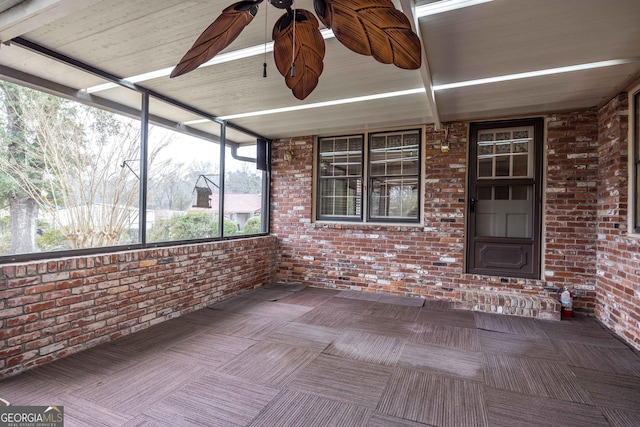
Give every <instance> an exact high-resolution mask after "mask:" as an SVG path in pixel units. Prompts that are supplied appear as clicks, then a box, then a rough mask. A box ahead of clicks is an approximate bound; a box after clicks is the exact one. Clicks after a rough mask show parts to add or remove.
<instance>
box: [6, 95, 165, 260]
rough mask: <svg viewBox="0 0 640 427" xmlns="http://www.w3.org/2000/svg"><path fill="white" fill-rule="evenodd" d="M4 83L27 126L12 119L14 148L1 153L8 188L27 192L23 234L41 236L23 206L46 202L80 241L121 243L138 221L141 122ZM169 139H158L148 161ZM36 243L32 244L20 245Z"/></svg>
mask: <svg viewBox="0 0 640 427" xmlns="http://www.w3.org/2000/svg"><path fill="white" fill-rule="evenodd" d="M2 87H3V90H4V93H5V94H10V96H9V95H7V96H6V99H5V108H6V110H7V113H6V114H7V117H8V118H10V119H11V120H13V121H14V122H17V123H19V125H20V126H19V128H17V127H16V126H15V125H14V126H12V125H11V120H7V122H8V125H7V126H6V129H5V131H6V135H5V136H6V139H5V140H6V141H9V143H8V144H7V143H6V142H5V144H4V146H3V148H4V150H5V152H6V153H7V154H8V155H7V156H4V158H0V171H1V172H3V175H4V178H5V180H8V181H9V183H10V185H9V186H8V187H7V189H9V191H6V190H5V194H7V195H8V197H9V198H10V200H11V195H12V194H18V195H20V198H17V197H15V196H14V197H13V198H14V199H16V201H14V202H13V204H14V205H16V208H15V209H16V212H17V213H15V217H14V208H13V206H12V208H11V221H12V223H14V221H15V222H16V223H18V224H20V225H19V227H18V229H19V231H20V234H19V236H27V235H28V238H29V239H33V240H34V239H35V236H36V233H35V225H32V224H31V223H29V224H28V228H29V230H28V231H26V230H23V229H24V228H25V222H26V221H28V220H29V219H28V218H24V215H19V214H18V213H19V212H20V209H22V210H23V211H24V210H29V209H30V210H29V211H28V212H34V211H35V212H37V209H38V208H39V209H40V211H41V213H42V214H43V215H44V216H45V218H46V220H47V221H50V222H52V223H53V224H54V225H55V227H56V228H57V229H58V230H60V231H61V232H62V233H63V234H64V235H65V237H66V238H67V239H68V240H69V242H70V246H71V247H72V248H89V247H97V246H109V245H114V244H118V243H121V241H122V239H123V238H126V237H128V230H129V229H130V228H132V227H135V228H137V226H138V200H139V194H140V181H139V179H140V178H139V177H140V173H139V170H138V171H137V173H136V168H137V169H139V160H136V159H139V157H140V128H141V126H140V122H139V121H138V120H133V119H128V118H126V117H123V116H118V115H115V114H113V113H110V112H107V111H105V110H101V109H98V108H93V107H89V106H86V105H82V104H79V103H77V102H73V101H69V100H65V99H62V98H57V97H53V96H51V95H47V94H44V93H41V92H37V91H34V90H31V89H27V88H24V87H20V86H17V85H12V84H10V83H2ZM12 141H13V142H12ZM168 143H169V141H164V142H162V143H160V144H158V145H156V147H155V148H154V150H153V151H152V152H151V153H150V155H149V159H148V164H152V163H153V161H154V159H155V158H156V156H157V154H158V152H159V151H160V150H161V149H162V148H164V147H165V146H166V145H167V144H168ZM24 164H27V165H28V167H24ZM18 202H19V203H20V204H18ZM31 205H33V206H34V207H31ZM33 222H35V221H33ZM12 231H13V227H12ZM14 238H15V237H14ZM34 250H35V245H34V244H30V245H29V246H28V247H23V248H21V249H20V252H22V253H24V252H33V251H34Z"/></svg>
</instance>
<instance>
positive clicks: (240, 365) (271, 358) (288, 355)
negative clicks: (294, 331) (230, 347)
mask: <svg viewBox="0 0 640 427" xmlns="http://www.w3.org/2000/svg"><path fill="white" fill-rule="evenodd" d="M319 354H320V353H319V352H318V351H311V350H305V349H302V348H297V347H291V346H288V345H284V344H280V343H274V342H269V341H262V342H259V343H258V344H256V345H254V346H253V347H250V348H249V349H247V350H245V351H244V352H242V353H241V354H239V355H238V356H236V357H235V358H234V359H233V360H231V361H230V362H229V363H227V364H225V365H224V366H222V367H221V368H220V369H219V370H218V371H219V372H221V373H224V374H227V375H231V376H235V377H238V378H243V379H246V380H250V381H253V382H255V383H257V384H262V385H266V386H270V387H282V386H284V385H286V384H287V383H288V382H289V381H291V380H292V379H293V378H294V377H295V376H296V375H297V374H298V373H299V372H300V370H301V369H302V368H304V367H305V366H307V365H308V364H309V363H310V362H311V361H312V360H313V359H315V358H316V357H318V355H319Z"/></svg>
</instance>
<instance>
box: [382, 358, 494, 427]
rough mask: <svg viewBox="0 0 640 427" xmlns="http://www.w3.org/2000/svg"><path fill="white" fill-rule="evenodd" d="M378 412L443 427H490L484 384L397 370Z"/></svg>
mask: <svg viewBox="0 0 640 427" xmlns="http://www.w3.org/2000/svg"><path fill="white" fill-rule="evenodd" d="M378 412H381V413H383V414H385V415H390V416H394V417H399V418H404V419H408V420H411V421H417V422H421V423H426V424H430V425H434V426H441V427H467V426H469V427H482V426H488V425H489V424H488V418H487V413H486V405H485V398H484V390H483V385H482V384H481V383H478V382H475V381H465V380H460V379H456V378H452V377H447V376H442V375H436V374H433V373H427V372H419V371H415V370H413V369H406V368H396V369H395V371H394V374H393V376H392V377H391V380H390V381H389V384H388V386H387V389H386V390H385V392H384V394H383V396H382V399H381V400H380V404H379V405H378Z"/></svg>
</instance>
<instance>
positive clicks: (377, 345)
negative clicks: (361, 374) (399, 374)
mask: <svg viewBox="0 0 640 427" xmlns="http://www.w3.org/2000/svg"><path fill="white" fill-rule="evenodd" d="M404 343H405V341H404V340H402V339H399V338H394V337H387V336H384V335H377V334H368V333H364V332H358V331H346V332H344V333H343V334H341V335H340V336H339V337H338V338H337V339H336V340H335V341H334V342H332V343H331V344H330V345H329V347H327V348H326V350H325V351H324V353H325V354H330V355H332V356H337V357H346V358H349V359H353V360H360V361H363V362H369V363H377V364H380V365H385V366H394V365H395V364H396V362H397V361H398V357H399V356H400V352H401V351H402V348H403V347H404Z"/></svg>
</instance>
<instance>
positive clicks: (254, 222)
mask: <svg viewBox="0 0 640 427" xmlns="http://www.w3.org/2000/svg"><path fill="white" fill-rule="evenodd" d="M243 232H244V234H258V233H262V219H261V218H260V217H259V216H254V217H252V218H249V219H248V220H247V222H245V223H244V230H243Z"/></svg>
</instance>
